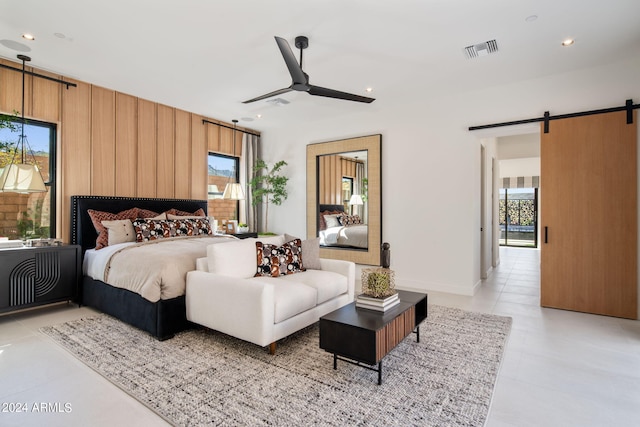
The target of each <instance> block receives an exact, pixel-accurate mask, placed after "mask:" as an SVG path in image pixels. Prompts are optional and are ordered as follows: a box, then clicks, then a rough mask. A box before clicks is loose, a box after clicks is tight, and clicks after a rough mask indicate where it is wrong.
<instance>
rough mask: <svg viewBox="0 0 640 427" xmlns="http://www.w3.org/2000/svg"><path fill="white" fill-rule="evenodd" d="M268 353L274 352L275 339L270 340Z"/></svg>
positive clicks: (272, 353)
mask: <svg viewBox="0 0 640 427" xmlns="http://www.w3.org/2000/svg"><path fill="white" fill-rule="evenodd" d="M269 354H271V355H274V354H276V343H275V341H274V342H272V343H271V344H269Z"/></svg>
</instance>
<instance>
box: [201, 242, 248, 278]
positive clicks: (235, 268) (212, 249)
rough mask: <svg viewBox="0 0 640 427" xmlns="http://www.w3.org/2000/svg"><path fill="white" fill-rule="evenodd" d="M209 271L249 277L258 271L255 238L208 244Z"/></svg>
mask: <svg viewBox="0 0 640 427" xmlns="http://www.w3.org/2000/svg"><path fill="white" fill-rule="evenodd" d="M207 267H208V268H209V273H216V274H221V275H223V276H231V277H237V278H241V279H248V278H250V277H253V275H254V274H255V272H256V244H255V240H254V239H245V240H238V241H233V242H228V243H217V244H214V245H209V246H207Z"/></svg>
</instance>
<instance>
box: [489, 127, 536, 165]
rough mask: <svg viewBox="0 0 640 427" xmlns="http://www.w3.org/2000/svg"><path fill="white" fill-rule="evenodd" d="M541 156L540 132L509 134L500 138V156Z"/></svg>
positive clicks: (515, 157)
mask: <svg viewBox="0 0 640 427" xmlns="http://www.w3.org/2000/svg"><path fill="white" fill-rule="evenodd" d="M521 157H540V133H539V132H536V133H526V134H523V135H509V136H502V137H499V138H498V158H499V159H500V160H505V159H519V158H521Z"/></svg>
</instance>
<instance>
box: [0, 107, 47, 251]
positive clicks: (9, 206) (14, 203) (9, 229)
mask: <svg viewBox="0 0 640 427" xmlns="http://www.w3.org/2000/svg"><path fill="white" fill-rule="evenodd" d="M3 118H6V116H3ZM8 123H9V124H10V126H9V127H5V126H2V128H0V168H4V167H5V166H7V165H9V164H11V162H12V160H13V162H14V163H22V155H21V151H20V147H19V146H18V142H19V139H20V132H21V127H22V122H21V120H20V119H15V118H13V117H10V118H9V121H8ZM24 134H25V136H26V143H25V145H24V149H25V155H24V161H25V163H29V164H33V163H34V159H35V162H36V164H37V165H38V168H39V169H40V173H41V174H42V179H43V180H44V183H45V185H46V187H47V192H46V193H31V194H19V193H8V192H7V193H0V205H1V206H2V210H0V236H2V237H9V238H10V239H23V240H24V239H35V238H48V237H55V230H56V226H55V225H56V219H55V213H56V212H55V200H56V195H55V189H56V185H55V177H56V173H55V164H56V161H55V148H56V125H55V124H53V123H46V122H40V121H37V120H31V119H28V120H25V125H24ZM32 153H33V154H32Z"/></svg>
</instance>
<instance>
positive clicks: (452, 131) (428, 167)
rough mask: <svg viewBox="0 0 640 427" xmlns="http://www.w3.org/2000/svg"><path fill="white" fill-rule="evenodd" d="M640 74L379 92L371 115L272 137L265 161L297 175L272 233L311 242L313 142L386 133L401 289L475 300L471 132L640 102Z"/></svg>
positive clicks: (388, 233) (475, 174) (388, 195)
mask: <svg viewBox="0 0 640 427" xmlns="http://www.w3.org/2000/svg"><path fill="white" fill-rule="evenodd" d="M638 75H640V58H632V59H629V60H628V61H625V62H622V63H615V64H608V65H603V66H600V67H597V68H591V69H584V70H581V71H579V72H572V73H566V74H561V75H553V76H547V77H545V78H540V79H535V80H528V81H524V82H521V83H510V84H506V85H504V86H498V87H487V88H483V89H480V90H476V91H473V92H467V93H461V94H456V93H451V94H450V95H448V96H445V97H439V98H436V97H433V96H431V94H430V93H421V92H420V90H419V88H418V89H416V91H415V93H413V94H412V96H411V98H410V99H407V101H406V102H405V103H403V104H401V105H387V104H385V99H384V96H383V94H377V96H378V99H377V100H376V102H375V103H374V104H371V106H372V108H371V109H370V110H369V112H367V113H362V114H359V115H353V116H349V117H345V116H342V117H335V119H333V120H331V121H327V122H317V121H313V120H312V119H310V121H309V122H305V123H292V124H291V125H290V126H288V127H286V128H283V129H281V130H279V131H276V132H265V133H263V138H262V141H263V142H262V145H261V150H262V154H261V156H262V157H263V158H264V159H266V160H267V161H269V162H272V161H276V160H280V159H284V160H286V161H287V162H288V163H289V166H288V168H287V173H288V175H289V176H290V177H291V180H290V183H291V184H290V187H289V189H290V193H289V199H288V200H287V201H285V203H284V204H283V205H282V206H274V207H273V208H270V210H271V214H272V215H271V218H270V219H269V222H270V228H271V229H272V231H275V232H288V233H290V234H294V235H300V236H302V235H305V234H306V222H305V206H306V195H305V181H306V171H305V158H306V145H307V144H309V143H315V142H322V141H330V140H335V139H343V138H349V137H354V136H362V135H370V134H376V133H380V134H382V180H383V188H382V200H383V209H382V210H383V241H387V242H389V243H390V244H391V253H392V256H391V259H392V265H391V267H392V268H393V269H394V270H395V272H396V281H397V286H398V287H402V288H407V289H419V290H443V291H447V292H453V293H460V294H472V293H473V291H474V286H475V285H476V284H477V283H478V281H479V279H480V250H479V248H480V235H479V233H480V215H479V212H480V201H479V197H480V196H479V182H478V181H479V177H480V138H481V137H486V136H487V135H486V133H485V134H482V133H481V132H477V133H474V132H469V131H468V130H467V128H468V126H473V125H482V124H488V123H495V122H504V121H510V120H517V119H527V118H532V117H540V116H542V114H543V112H544V111H547V110H548V111H550V113H551V114H552V115H553V114H563V113H570V112H577V111H585V110H592V109H598V108H604V107H613V106H620V105H623V104H624V101H625V100H626V99H629V98H633V99H635V100H636V102H637V100H639V99H640V85H638V84H637V76H638ZM425 78H428V71H425ZM318 102H341V101H337V100H324V99H323V100H318ZM489 136H490V135H489Z"/></svg>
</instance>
